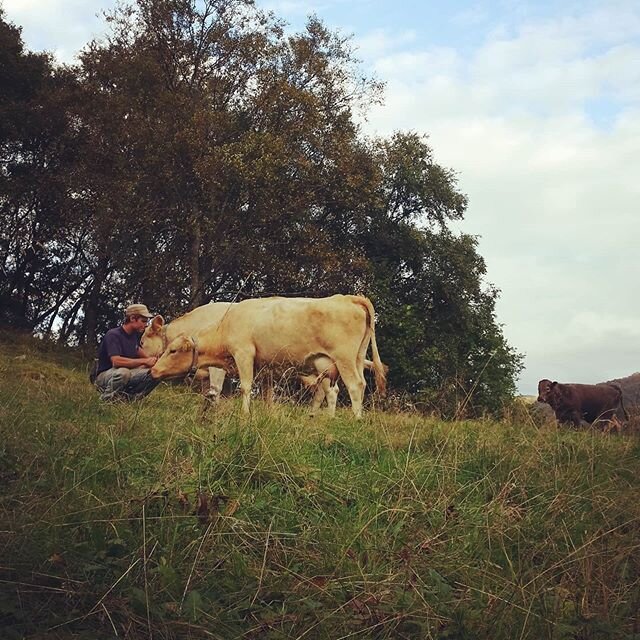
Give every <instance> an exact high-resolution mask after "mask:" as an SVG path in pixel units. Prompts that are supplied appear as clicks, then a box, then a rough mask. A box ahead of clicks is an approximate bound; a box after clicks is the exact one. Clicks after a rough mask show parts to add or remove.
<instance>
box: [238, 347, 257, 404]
mask: <svg viewBox="0 0 640 640" xmlns="http://www.w3.org/2000/svg"><path fill="white" fill-rule="evenodd" d="M233 359H234V360H235V361H236V367H237V368H238V376H239V377H240V390H241V392H242V411H243V412H244V413H249V404H250V403H251V386H252V385H253V365H254V359H255V350H249V349H245V350H243V351H238V352H236V353H234V354H233Z"/></svg>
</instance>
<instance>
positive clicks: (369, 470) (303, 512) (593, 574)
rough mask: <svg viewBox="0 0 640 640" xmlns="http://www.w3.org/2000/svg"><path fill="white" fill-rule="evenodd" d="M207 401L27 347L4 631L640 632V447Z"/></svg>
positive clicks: (8, 465) (8, 482) (12, 348)
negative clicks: (101, 385) (123, 389)
mask: <svg viewBox="0 0 640 640" xmlns="http://www.w3.org/2000/svg"><path fill="white" fill-rule="evenodd" d="M199 408H200V400H199V399H198V398H197V397H196V396H194V395H192V394H190V393H187V392H185V391H184V390H183V389H182V388H180V387H175V386H174V387H169V386H166V387H164V386H163V387H161V388H159V389H158V390H157V391H156V392H154V394H152V395H151V396H150V397H149V398H148V399H146V400H145V401H143V402H142V403H138V404H134V405H116V406H105V405H102V404H101V403H100V402H99V400H98V398H97V395H96V394H95V393H94V392H93V391H92V389H91V387H90V386H89V384H88V382H87V380H86V375H85V370H84V363H83V362H82V361H81V360H80V359H78V358H76V357H75V356H74V355H73V354H70V353H65V352H61V351H57V350H56V349H54V348H51V347H47V345H44V344H41V343H38V342H37V341H32V340H30V339H26V338H17V337H16V336H12V335H10V334H3V337H2V340H1V341H0V517H1V521H0V585H1V588H0V637H1V638H3V639H4V638H6V639H11V638H86V639H90V638H115V637H119V638H155V639H163V638H185V639H186V638H225V639H226V638H248V639H252V638H270V639H285V638H309V639H310V638H326V639H331V640H336V639H338V638H421V639H422V638H459V639H464V638H469V639H472V638H492V639H499V638H504V639H507V638H508V639H511V638H536V639H537V638H557V639H578V638H580V639H587V638H594V639H595V638H603V639H605V638H606V639H608V640H610V639H618V638H619V639H622V638H625V639H631V638H639V637H640V618H639V613H638V612H639V609H640V582H639V580H640V578H639V576H640V521H639V519H640V500H639V499H638V498H639V495H640V493H639V490H640V473H639V472H640V446H639V441H638V438H637V436H614V435H612V436H606V435H603V434H601V433H599V432H594V431H581V432H578V431H564V430H562V431H558V430H556V429H551V428H549V427H546V428H542V429H537V428H536V427H534V426H533V424H531V423H527V424H509V423H493V422H458V423H444V422H439V421H435V420H425V419H424V418H420V417H417V416H399V415H390V414H381V413H369V414H368V415H367V416H366V418H365V419H364V420H363V421H362V422H359V423H356V422H354V421H353V420H352V419H351V417H350V414H349V413H348V412H339V416H338V417H337V418H335V419H333V420H327V419H320V420H316V421H313V420H311V419H309V418H308V417H307V416H306V415H305V411H304V410H303V409H301V408H297V407H286V406H279V407H276V408H275V409H273V410H271V411H269V410H268V409H267V408H265V407H263V406H262V405H261V404H260V403H258V402H257V403H256V404H255V406H254V413H253V415H252V416H251V418H250V419H246V418H244V417H242V416H241V415H239V412H238V408H239V407H238V404H237V403H236V402H235V401H232V400H230V401H225V402H223V403H222V405H221V406H220V408H219V409H218V410H217V411H216V412H215V413H214V414H210V415H209V416H208V417H207V419H206V420H204V421H203V420H201V419H200V417H199ZM525 422H528V421H525Z"/></svg>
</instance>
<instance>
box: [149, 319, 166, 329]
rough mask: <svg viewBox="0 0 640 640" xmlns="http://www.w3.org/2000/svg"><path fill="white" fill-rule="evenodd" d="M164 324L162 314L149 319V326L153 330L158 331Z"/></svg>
mask: <svg viewBox="0 0 640 640" xmlns="http://www.w3.org/2000/svg"><path fill="white" fill-rule="evenodd" d="M163 325H164V318H163V317H162V316H155V318H154V319H153V320H152V321H151V328H152V329H153V330H154V331H160V329H162V327H163Z"/></svg>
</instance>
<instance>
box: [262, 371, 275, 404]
mask: <svg viewBox="0 0 640 640" xmlns="http://www.w3.org/2000/svg"><path fill="white" fill-rule="evenodd" d="M261 377H262V399H263V400H264V401H265V402H266V403H267V404H268V405H272V404H273V395H274V394H273V371H272V370H271V369H267V370H266V371H265V372H264V373H263V374H262V376H261Z"/></svg>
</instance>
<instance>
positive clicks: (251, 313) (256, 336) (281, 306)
mask: <svg viewBox="0 0 640 640" xmlns="http://www.w3.org/2000/svg"><path fill="white" fill-rule="evenodd" d="M357 300H358V298H357V296H344V295H339V294H338V295H334V296H331V297H328V298H256V299H249V300H244V301H242V302H239V303H237V304H234V305H233V306H232V308H230V309H229V311H228V313H227V314H226V315H225V317H224V319H223V321H222V325H221V329H222V331H223V337H222V339H223V340H224V342H225V343H226V345H227V346H228V347H229V348H230V350H232V351H233V350H234V349H238V348H243V347H246V346H248V345H252V347H253V348H255V350H256V357H257V358H258V359H259V360H261V361H265V362H287V361H291V360H294V361H304V360H305V359H306V358H308V357H311V356H313V355H315V354H324V353H326V354H332V353H334V352H335V351H336V350H340V349H341V348H347V347H344V345H353V344H354V343H357V345H359V344H360V342H361V341H362V340H363V339H364V336H365V334H366V331H367V323H368V319H367V312H366V309H365V307H364V306H363V305H361V304H359V303H358V302H357Z"/></svg>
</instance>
